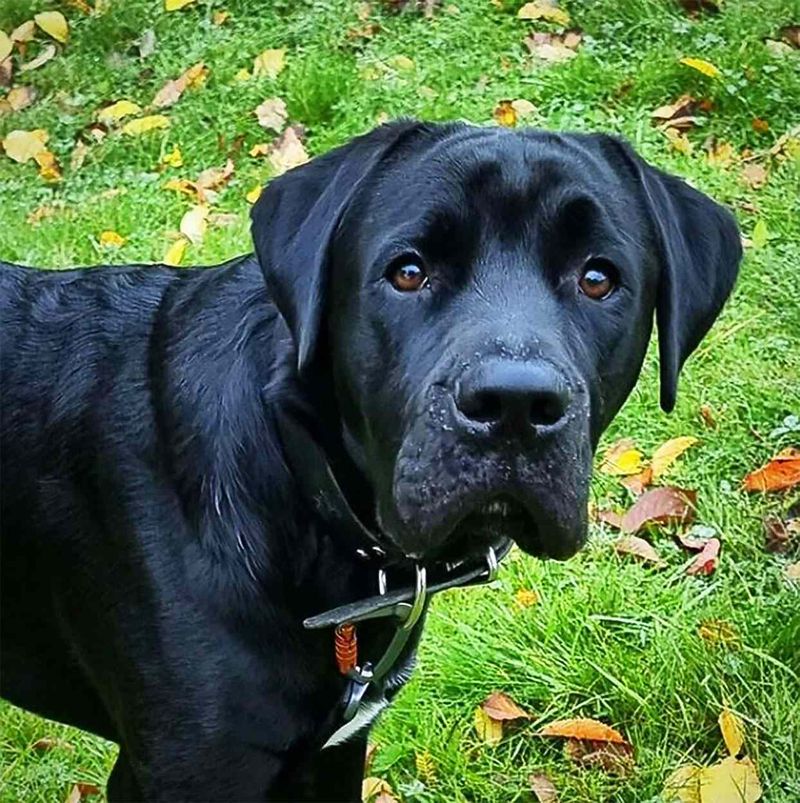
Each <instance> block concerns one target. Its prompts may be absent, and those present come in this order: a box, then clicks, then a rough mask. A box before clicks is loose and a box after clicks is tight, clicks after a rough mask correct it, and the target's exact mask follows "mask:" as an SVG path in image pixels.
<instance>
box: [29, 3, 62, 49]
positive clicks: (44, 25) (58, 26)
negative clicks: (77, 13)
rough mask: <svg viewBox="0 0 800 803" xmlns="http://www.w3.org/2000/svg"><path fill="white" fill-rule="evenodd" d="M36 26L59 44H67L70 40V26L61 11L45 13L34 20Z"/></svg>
mask: <svg viewBox="0 0 800 803" xmlns="http://www.w3.org/2000/svg"><path fill="white" fill-rule="evenodd" d="M33 19H34V20H35V22H36V24H37V25H38V26H39V27H40V28H41V29H42V30H43V31H44V32H45V33H46V34H47V35H48V36H52V37H53V39H55V40H56V41H57V42H61V44H62V45H63V44H66V42H67V39H69V25H68V24H67V20H66V17H64V15H63V14H62V13H61V12H60V11H43V12H42V13H41V14H37V15H36V16H35V17H34V18H33Z"/></svg>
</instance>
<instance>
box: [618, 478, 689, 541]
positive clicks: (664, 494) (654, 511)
mask: <svg viewBox="0 0 800 803" xmlns="http://www.w3.org/2000/svg"><path fill="white" fill-rule="evenodd" d="M696 500H697V494H696V493H695V492H694V491H687V490H685V489H682V488H674V487H671V486H665V487H663V488H652V489H651V490H649V491H646V492H645V493H644V494H642V495H641V496H640V497H639V498H638V499H637V500H636V502H635V504H634V505H633V507H632V508H631V509H630V510H629V511H628V512H627V513H626V514H625V515H624V516H623V517H622V529H623V530H624V531H625V532H628V533H638V532H639V531H640V530H641V529H642V528H643V527H646V526H650V525H665V524H666V525H671V524H685V523H689V522H691V520H692V519H693V518H694V508H695V503H696Z"/></svg>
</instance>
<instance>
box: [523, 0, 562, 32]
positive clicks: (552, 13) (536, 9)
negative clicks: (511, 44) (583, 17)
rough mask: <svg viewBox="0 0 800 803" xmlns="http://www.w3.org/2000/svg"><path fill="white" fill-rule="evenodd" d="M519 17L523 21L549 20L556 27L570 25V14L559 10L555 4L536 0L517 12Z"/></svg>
mask: <svg viewBox="0 0 800 803" xmlns="http://www.w3.org/2000/svg"><path fill="white" fill-rule="evenodd" d="M517 17H519V19H521V20H547V21H548V22H554V23H555V24H556V25H563V26H564V27H566V26H567V25H569V14H567V12H566V11H564V9H563V8H558V6H556V4H555V3H549V2H544V0H536V2H533V3H525V5H524V6H522V8H521V9H520V10H519V11H518V12H517Z"/></svg>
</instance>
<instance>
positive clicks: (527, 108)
mask: <svg viewBox="0 0 800 803" xmlns="http://www.w3.org/2000/svg"><path fill="white" fill-rule="evenodd" d="M511 107H512V108H513V109H514V111H515V112H516V113H517V118H525V117H533V115H535V114H536V112H537V111H538V109H537V108H536V106H534V105H533V104H532V103H531V102H530V101H529V100H525V98H518V99H517V100H512V101H511Z"/></svg>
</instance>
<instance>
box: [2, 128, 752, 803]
mask: <svg viewBox="0 0 800 803" xmlns="http://www.w3.org/2000/svg"><path fill="white" fill-rule="evenodd" d="M253 235H254V241H255V245H256V252H257V259H256V258H253V257H249V256H248V257H242V258H240V259H236V260H233V261H231V262H228V263H226V264H224V265H220V266H217V267H213V268H192V269H176V270H173V269H168V268H164V267H145V266H130V267H124V268H116V267H103V268H90V269H83V270H69V271H37V270H31V269H28V268H22V267H17V266H13V265H8V264H0V315H1V316H2V319H1V323H2V332H1V333H0V336H1V337H2V340H1V341H0V348H1V350H0V368H1V369H2V374H1V375H0V393H1V394H2V430H1V434H2V441H1V442H0V457H1V458H2V474H1V475H0V479H1V481H2V497H0V517H1V518H0V524H1V525H2V553H0V561H1V564H2V578H1V579H2V589H1V590H2V607H1V608H0V614H1V616H2V620H1V621H0V633H1V634H2V652H1V653H0V691H1V692H2V694H3V696H5V697H7V698H8V699H9V700H11V701H12V702H14V703H16V704H17V705H20V706H23V707H25V708H28V709H30V710H32V711H35V712H37V713H39V714H42V715H44V716H47V717H51V718H54V719H58V720H61V721H65V722H69V723H72V724H74V725H77V726H79V727H81V728H84V729H87V730H91V731H94V732H95V733H99V734H101V735H103V736H106V737H108V738H110V739H113V740H115V741H117V742H119V744H120V746H121V753H120V758H119V761H118V763H117V765H116V767H115V769H114V771H113V773H112V776H111V778H110V781H109V798H110V800H112V801H117V800H139V799H141V800H170V801H176V800H235V801H243V800H293V801H295V800H333V799H336V800H358V799H360V780H361V771H362V765H363V758H364V747H365V738H366V737H365V735H364V734H363V733H362V734H360V735H358V736H356V737H355V738H354V739H353V740H351V741H350V742H348V743H347V744H344V745H341V746H338V747H332V748H326V749H325V750H323V751H321V752H320V748H321V746H322V745H323V744H324V742H325V741H326V739H327V738H328V737H329V736H330V734H331V733H332V732H333V730H334V729H335V728H336V727H337V726H338V725H339V724H340V721H339V716H340V708H339V700H340V696H341V694H342V690H343V687H344V681H343V680H342V678H341V677H340V676H339V675H338V673H337V671H336V669H335V666H334V662H333V655H332V649H333V648H332V636H331V634H330V633H329V632H322V633H318V632H316V633H315V632H308V631H305V630H304V629H303V628H302V624H301V623H302V620H303V618H304V617H306V616H308V615H311V614H314V613H318V612H320V611H322V610H325V609H328V608H331V607H333V606H335V605H338V604H341V603H344V602H348V601H351V600H355V599H359V598H362V597H366V596H369V595H371V594H374V593H375V588H374V571H373V570H372V569H368V568H365V567H363V566H361V565H360V564H359V563H358V561H357V560H356V559H355V558H354V556H353V554H352V550H351V546H350V545H349V544H345V543H343V542H342V539H341V538H340V537H337V532H336V531H335V530H333V529H332V528H331V527H330V526H329V525H328V523H327V522H326V521H325V520H324V518H320V517H319V516H317V515H316V514H314V513H313V512H312V506H311V505H310V504H309V502H310V500H308V499H303V498H302V494H301V493H300V491H299V489H298V486H297V484H296V482H295V480H294V478H293V477H292V475H291V471H290V470H289V468H288V467H287V460H286V457H285V455H284V454H283V450H282V446H281V442H280V438H279V436H278V432H277V430H276V421H275V416H276V412H277V411H278V410H286V409H288V408H291V409H292V410H293V411H295V412H296V413H297V414H299V415H300V416H301V417H302V418H303V420H304V422H305V425H306V426H308V427H309V429H310V430H311V431H312V432H313V434H314V436H315V437H316V438H318V439H319V440H320V442H321V443H323V444H324V446H325V449H326V451H327V453H328V455H329V459H330V461H331V463H332V465H333V466H334V468H335V470H336V473H337V477H338V479H339V481H340V482H341V484H342V485H343V486H344V488H345V490H346V492H347V495H348V498H349V500H350V502H351V504H352V505H353V507H354V508H355V509H357V511H358V512H359V514H360V515H361V517H362V518H363V519H364V520H365V521H367V522H368V523H369V524H370V525H371V526H373V527H374V528H375V529H376V530H378V531H379V532H380V534H381V537H382V538H384V539H386V541H387V542H392V543H393V545H394V546H395V547H396V548H398V549H400V550H402V551H403V552H404V553H406V554H408V555H411V556H414V557H415V558H417V559H420V560H432V559H435V558H436V556H437V555H442V554H445V553H448V552H450V553H453V552H456V553H458V554H459V555H460V554H463V553H465V552H476V553H477V552H479V551H480V550H481V549H483V548H484V546H485V543H484V541H483V540H482V539H483V538H484V534H483V532H482V531H483V530H484V529H486V527H487V526H489V529H491V527H492V526H494V524H496V523H493V522H491V521H489V525H487V520H486V519H485V518H480V516H482V515H484V514H482V513H481V512H480V511H481V509H482V508H481V506H482V505H484V504H485V503H486V502H488V501H491V500H492V499H494V498H497V497H502V498H503V499H510V500H513V504H514V505H516V507H517V514H518V517H517V519H516V520H515V521H513V522H510V523H508V526H509V527H510V530H511V534H512V535H514V537H515V538H516V540H517V541H518V542H519V544H520V545H521V546H522V548H523V549H526V550H527V551H529V552H531V553H532V554H540V555H552V556H556V557H566V556H568V555H569V554H571V553H572V552H574V551H575V549H577V548H578V546H579V545H580V543H581V542H582V540H583V538H584V536H585V530H586V519H585V511H586V494H587V488H588V480H589V473H590V466H591V457H592V453H593V450H594V448H595V446H596V444H597V440H598V438H599V436H600V434H601V432H602V431H603V429H604V428H605V427H606V426H607V424H608V423H609V421H610V420H611V418H612V417H613V415H614V414H615V413H616V411H617V410H618V409H619V407H620V405H621V404H622V402H623V401H624V399H625V398H626V396H627V395H628V393H629V392H630V390H631V388H632V387H633V384H634V382H635V381H636V377H637V375H638V372H639V368H640V365H641V361H642V359H643V356H644V353H645V350H646V347H647V342H648V337H649V334H650V331H651V327H652V318H653V311H654V309H657V314H658V325H659V330H660V331H659V336H660V341H661V375H662V403H663V406H664V407H665V408H667V409H669V408H671V407H672V405H673V404H674V396H675V385H676V382H677V375H678V372H679V370H680V368H681V366H682V364H683V362H684V360H685V359H686V357H687V356H688V354H689V353H690V352H691V351H692V349H694V347H695V346H696V345H697V343H698V342H699V340H700V339H701V337H702V336H703V334H704V333H705V332H706V331H707V329H708V328H709V327H710V325H711V323H712V322H713V320H714V318H715V317H716V315H717V314H718V312H719V310H720V308H721V306H722V304H723V303H724V301H725V299H726V298H727V296H728V294H729V292H730V290H731V288H732V285H733V282H734V280H735V276H736V272H737V268H738V263H739V259H740V246H739V237H738V232H737V229H736V226H735V223H734V222H733V219H732V217H731V216H730V215H729V214H728V213H727V212H725V211H724V210H723V209H722V208H721V207H719V206H717V205H716V204H714V203H713V202H712V201H710V200H709V199H708V198H706V197H705V196H703V195H701V194H700V193H698V192H696V191H695V190H693V189H691V188H689V187H688V186H687V185H686V184H684V183H683V182H681V181H680V180H678V179H675V178H672V177H670V176H666V175H665V174H663V173H661V172H659V171H656V170H654V169H653V168H651V167H649V166H647V165H646V164H644V163H643V162H642V161H641V160H640V159H639V158H638V157H637V156H636V155H635V154H633V152H632V151H631V150H630V148H629V146H627V145H625V144H624V143H621V142H620V141H618V140H616V139H613V138H610V137H605V136H581V135H559V134H551V133H544V132H537V131H519V132H511V131H507V130H497V129H480V128H472V127H469V126H466V125H460V124H458V125H424V124H419V123H414V122H401V123H396V124H392V125H389V126H384V127H382V128H380V129H377V130H376V131H374V132H372V133H371V134H368V135H366V136H364V137H360V138H358V139H356V140H354V141H353V142H351V143H350V144H348V145H346V146H344V147H342V148H339V149H337V150H334V151H332V152H331V153H329V154H327V155H325V156H323V157H321V158H319V159H316V160H314V161H313V162H311V163H310V164H309V165H306V166H304V167H301V168H299V169H296V170H293V171H291V172H290V173H288V174H286V175H284V176H282V177H281V178H279V179H277V180H275V181H273V182H272V183H271V184H270V185H269V187H268V188H267V189H266V191H265V192H264V194H263V195H262V199H261V200H260V201H259V202H258V204H257V205H256V207H255V210H254V214H253ZM409 252H415V253H418V254H419V255H420V258H421V259H423V260H424V262H425V263H426V266H427V267H428V269H429V273H430V276H431V284H430V287H428V288H426V289H425V290H423V291H420V292H419V293H412V294H401V293H398V292H397V291H396V290H394V289H393V288H392V287H391V286H390V285H389V284H388V282H387V281H386V280H385V278H384V275H385V272H386V269H387V266H388V265H389V264H391V263H392V262H393V260H395V259H397V258H398V257H399V256H401V255H402V254H408V253H409ZM589 256H603V257H605V258H608V259H613V261H614V262H615V264H616V265H617V268H618V270H619V279H620V286H619V289H618V290H617V291H616V292H615V293H614V294H613V295H612V296H610V297H609V298H608V299H607V300H606V301H602V302H597V301H592V300H590V299H588V298H586V297H584V296H582V295H580V294H579V293H578V292H577V290H576V287H577V278H578V276H579V273H580V270H581V266H582V265H583V264H584V261H585V259H586V258H587V257H589ZM265 279H266V282H265ZM487 377H488V378H487ZM491 377H494V379H492V380H491V381H493V382H495V385H496V384H497V382H499V381H500V380H498V379H497V377H506V378H505V379H503V380H502V382H501V386H502V387H501V390H502V392H503V393H505V394H506V396H503V399H504V402H503V403H504V404H506V403H507V406H508V409H506V407H504V408H503V418H502V421H499V423H498V421H495V420H494V419H493V418H491V416H489V419H486V416H485V415H483V413H481V415H482V416H483V417H481V416H478V414H477V412H475V410H476V409H477V407H476V404H477V405H478V407H480V405H481V404H484V402H485V399H486V398H487V396H486V394H487V393H490V395H491V393H494V392H495V391H494V390H493V388H495V385H492V386H491V388H489V391H487V390H486V388H487V387H489V386H488V385H486V382H489V380H490V378H491ZM520 377H522V379H520ZM520 381H522V382H523V384H524V383H527V384H526V385H525V389H524V393H523V395H522V396H519V394H517V396H514V397H513V398H512V397H511V396H508V390H509V388H510V387H511V385H514V383H518V382H520ZM503 382H505V384H503ZM476 383H477V384H476ZM481 383H483V384H481ZM509 383H511V384H509ZM531 383H533V384H531ZM536 383H539V384H538V385H537V384H536ZM542 383H544V384H545V385H546V387H544V386H543V387H544V390H543V391H541V392H540V390H541V388H540V389H539V390H536V393H538V394H539V395H538V396H536V399H537V400H538V401H536V402H535V404H538V403H540V402H541V400H542V399H545V397H546V399H551V398H552V397H553V393H554V392H555V391H554V388H555V389H556V390H558V393H559V394H561V395H560V396H559V399H561V398H562V397H563V400H564V404H565V405H566V406H565V407H564V410H562V411H560V412H559V413H558V414H557V415H555V416H552V418H554V419H558V420H557V421H556V420H554V421H551V420H550V419H549V418H547V417H546V416H545V417H544V418H542V419H541V420H536V421H533V423H532V420H528V418H527V417H526V416H527V415H528V414H529V413H530V414H531V415H534V414H536V415H538V414H539V413H538V412H537V411H536V409H534V408H530V407H529V406H526V407H525V408H524V414H520V412H519V410H520V409H521V408H520V407H519V404H521V403H523V402H524V404H525V405H530V404H531V403H532V402H531V399H532V398H533V396H531V393H533V392H534V391H533V390H531V388H533V387H534V385H535V386H536V388H539V385H541V384H542ZM475 387H478V391H475V390H474V388H475ZM514 387H516V385H514ZM465 388H469V389H471V390H470V391H469V392H470V393H471V394H472V395H471V397H470V399H465V393H467V391H466V390H465ZM515 392H516V391H515ZM481 393H483V396H481ZM542 393H545V396H542ZM546 394H549V396H547V395H546ZM520 398H522V400H523V401H522V402H520ZM476 399H477V400H478V401H476ZM509 399H510V401H509ZM542 403H543V402H542ZM515 405H516V406H515ZM484 406H485V405H484ZM487 409H488V408H487ZM509 411H510V412H509ZM531 411H533V412H531ZM484 412H485V411H484ZM506 413H508V415H506ZM492 415H494V413H492ZM542 415H545V413H544V412H542ZM547 415H550V413H549V412H548V413H547ZM559 416H560V418H559ZM475 516H478V517H479V518H478V519H477V520H476V519H475V518H474V517H475ZM476 521H477V525H480V526H476ZM490 525H491V526H490ZM388 636H389V634H388V633H387V632H386V630H385V628H383V627H381V626H379V625H373V626H370V627H360V628H359V638H360V645H361V648H362V651H363V652H364V653H365V654H370V655H375V654H379V653H380V650H381V647H382V646H383V645H384V644H385V642H386V639H387V638H388ZM407 657H408V656H407ZM397 680H398V682H399V680H400V678H398V679H397ZM393 690H394V689H393V688H392V689H389V690H388V691H389V692H390V694H391V693H392V692H393Z"/></svg>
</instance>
